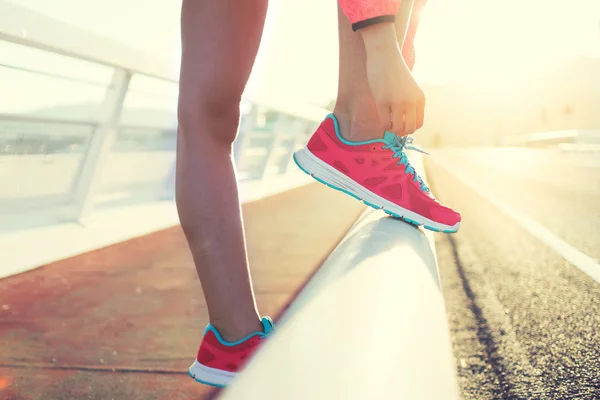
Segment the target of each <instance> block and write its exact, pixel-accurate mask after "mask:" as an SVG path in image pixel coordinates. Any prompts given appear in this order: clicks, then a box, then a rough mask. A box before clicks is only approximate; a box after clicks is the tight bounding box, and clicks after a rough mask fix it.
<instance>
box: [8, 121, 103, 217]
mask: <svg viewBox="0 0 600 400" xmlns="http://www.w3.org/2000/svg"><path fill="white" fill-rule="evenodd" d="M93 129H94V127H93V126H91V125H75V124H58V123H40V122H23V121H13V120H6V119H2V118H0V208H1V211H0V212H8V213H10V212H12V211H17V210H21V209H23V208H27V207H29V206H31V204H32V203H36V204H38V203H39V204H43V205H49V204H55V203H61V202H67V201H69V200H70V199H71V196H72V189H73V185H74V183H75V180H76V179H77V176H78V173H79V170H80V166H81V163H82V161H83V158H84V156H85V153H86V151H87V148H88V145H89V142H90V139H91V137H92V134H93Z"/></svg>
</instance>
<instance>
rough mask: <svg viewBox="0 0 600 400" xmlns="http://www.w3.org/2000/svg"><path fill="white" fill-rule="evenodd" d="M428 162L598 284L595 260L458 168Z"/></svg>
mask: <svg viewBox="0 0 600 400" xmlns="http://www.w3.org/2000/svg"><path fill="white" fill-rule="evenodd" d="M430 160H431V161H432V162H434V163H437V164H438V165H439V166H440V167H442V168H444V169H445V170H446V171H448V172H449V173H450V174H452V175H454V177H455V178H456V179H458V180H459V181H460V182H462V183H463V184H465V185H466V186H468V187H469V188H471V189H472V190H473V191H475V192H477V193H478V194H479V195H480V196H481V197H483V198H484V199H486V200H487V201H489V202H490V203H492V204H493V205H494V206H495V207H496V208H498V209H499V210H500V211H502V212H503V213H504V214H506V215H507V216H509V217H510V218H512V219H513V220H515V222H516V223H518V224H519V225H520V226H522V227H523V228H524V229H525V230H527V231H528V232H529V233H531V234H532V235H533V236H535V237H536V238H538V239H539V240H540V241H542V242H543V243H544V244H546V245H547V246H548V247H550V248H551V249H553V250H554V251H555V252H556V253H558V254H560V255H561V256H562V257H563V258H564V259H565V260H567V261H568V262H570V263H571V264H573V265H574V266H576V267H577V268H579V269H580V270H581V271H583V272H584V273H586V274H587V275H589V276H590V277H591V278H592V279H593V280H595V281H596V282H598V283H600V264H599V263H598V262H597V261H596V260H594V259H593V258H591V257H590V256H588V255H587V254H585V253H583V252H581V251H579V250H578V249H576V248H575V247H573V246H571V245H570V244H569V243H567V242H565V241H564V240H562V239H561V238H559V237H558V236H556V235H555V234H553V233H552V232H550V231H549V230H548V229H546V228H544V227H543V226H542V225H540V224H539V223H537V222H535V221H534V220H533V219H531V218H529V217H528V216H527V215H525V214H523V213H521V212H519V211H517V210H515V209H514V208H512V207H510V206H508V205H506V204H504V203H501V202H500V201H498V200H497V199H496V198H495V197H494V196H491V195H490V194H489V193H486V192H485V191H483V190H481V189H480V188H478V187H477V186H476V185H475V184H474V183H473V182H472V181H470V180H468V179H466V178H465V177H464V176H463V174H461V173H460V171H459V170H458V168H456V167H454V166H452V165H451V164H449V163H446V162H444V161H442V160H440V159H439V158H438V159H435V158H434V157H431V158H430Z"/></svg>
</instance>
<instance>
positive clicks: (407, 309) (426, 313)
mask: <svg viewBox="0 0 600 400" xmlns="http://www.w3.org/2000/svg"><path fill="white" fill-rule="evenodd" d="M419 170H420V171H422V168H419ZM277 325H278V327H277V331H276V333H275V334H274V335H273V336H272V337H271V338H270V339H269V340H268V341H267V342H266V343H265V345H264V347H263V348H262V349H261V351H259V352H258V353H257V354H256V356H255V358H254V359H253V360H252V362H251V363H250V364H249V365H248V367H247V368H246V369H245V370H244V371H243V372H242V373H241V374H240V376H239V377H238V378H237V379H236V380H235V381H234V382H233V384H232V385H231V386H230V387H229V388H228V389H227V390H225V391H224V393H223V396H222V397H221V398H222V399H226V400H230V399H231V400H233V399H235V400H240V399H258V398H260V399H263V400H271V399H273V400H275V399H277V400H279V399H286V400H295V399H298V400H306V399H311V400H317V399H344V400H353V399H357V400H358V399H361V400H362V399H419V400H421V399H423V400H432V399H444V400H454V399H459V391H458V385H457V380H456V369H455V366H454V359H453V356H452V350H451V341H450V335H449V329H448V325H447V320H446V313H445V307H444V301H443V296H442V292H441V288H440V281H439V274H438V269H437V261H436V255H435V246H434V241H433V234H432V233H430V232H425V231H423V230H422V229H418V228H415V227H413V226H412V225H409V224H407V223H404V222H402V221H399V220H396V219H393V218H391V217H388V216H386V215H385V214H384V213H383V212H382V211H376V210H372V209H369V210H367V211H366V212H365V213H364V214H363V215H362V216H361V218H360V219H359V220H358V221H357V222H356V224H355V225H354V226H353V228H352V229H351V230H350V231H349V232H348V234H347V235H346V236H345V238H344V239H343V240H342V242H341V243H340V244H339V245H338V246H337V248H336V249H335V250H334V251H333V252H332V253H331V255H330V256H329V257H328V259H327V260H326V261H325V263H324V264H323V265H322V266H321V268H320V269H319V270H318V271H317V273H316V274H315V275H314V277H313V278H312V279H311V280H310V282H309V283H308V284H307V285H306V287H305V288H304V289H303V290H302V291H301V293H300V294H299V296H298V297H297V298H296V299H295V301H294V302H293V304H292V305H291V306H290V308H289V309H288V310H287V311H286V312H285V314H284V315H283V316H282V318H281V320H280V321H278V324H277Z"/></svg>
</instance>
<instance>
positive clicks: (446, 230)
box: [442, 229, 457, 233]
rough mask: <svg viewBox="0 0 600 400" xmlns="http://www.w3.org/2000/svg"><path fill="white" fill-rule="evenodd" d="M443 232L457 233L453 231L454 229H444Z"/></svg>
mask: <svg viewBox="0 0 600 400" xmlns="http://www.w3.org/2000/svg"><path fill="white" fill-rule="evenodd" d="M442 232H444V233H456V232H457V231H456V230H453V229H444V230H443V231H442Z"/></svg>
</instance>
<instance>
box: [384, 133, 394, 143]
mask: <svg viewBox="0 0 600 400" xmlns="http://www.w3.org/2000/svg"><path fill="white" fill-rule="evenodd" d="M396 138H397V136H396V135H395V134H394V133H392V132H389V131H385V134H384V135H383V141H384V142H386V143H387V144H391V143H393V142H394V140H396Z"/></svg>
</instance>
